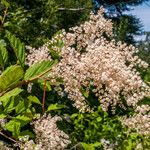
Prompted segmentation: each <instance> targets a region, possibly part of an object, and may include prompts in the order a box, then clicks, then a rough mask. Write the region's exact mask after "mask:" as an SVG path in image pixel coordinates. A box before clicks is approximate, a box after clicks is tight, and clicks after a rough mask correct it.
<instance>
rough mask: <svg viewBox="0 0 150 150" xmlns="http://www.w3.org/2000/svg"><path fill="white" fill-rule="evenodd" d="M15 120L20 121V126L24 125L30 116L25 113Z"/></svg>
mask: <svg viewBox="0 0 150 150" xmlns="http://www.w3.org/2000/svg"><path fill="white" fill-rule="evenodd" d="M15 120H16V121H19V122H20V126H21V127H23V126H24V125H26V124H28V123H29V122H30V121H31V120H32V118H30V117H28V116H25V115H22V116H21V115H19V116H17V117H16V118H15Z"/></svg>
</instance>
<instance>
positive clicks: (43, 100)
mask: <svg viewBox="0 0 150 150" xmlns="http://www.w3.org/2000/svg"><path fill="white" fill-rule="evenodd" d="M45 97H46V80H44V91H43V99H42V112H43V114H44V112H45Z"/></svg>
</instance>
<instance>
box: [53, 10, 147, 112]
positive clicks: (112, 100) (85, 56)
mask: <svg viewBox="0 0 150 150" xmlns="http://www.w3.org/2000/svg"><path fill="white" fill-rule="evenodd" d="M102 13H103V9H100V11H99V13H98V14H97V15H93V14H91V16H90V19H91V20H90V21H89V22H85V23H84V24H82V25H81V26H79V27H74V28H72V29H71V30H70V32H69V33H66V34H65V33H63V34H64V47H63V48H62V51H61V57H62V59H61V61H60V62H59V63H58V65H56V66H55V67H54V68H53V73H51V74H50V77H51V78H53V77H56V78H62V79H63V81H64V86H65V89H64V91H65V92H67V93H68V97H69V98H70V99H71V100H73V101H74V105H75V106H76V107H77V108H78V109H79V110H80V111H81V112H86V111H90V108H89V107H88V105H87V104H86V98H85V97H84V96H83V93H82V91H81V89H82V87H84V89H85V91H86V92H87V93H88V92H89V89H90V87H91V86H92V87H94V89H93V92H94V93H95V94H96V96H97V97H98V99H99V101H100V102H101V105H102V108H103V110H105V111H107V109H108V106H110V105H111V106H112V111H113V112H115V107H116V105H120V106H122V107H123V106H124V105H123V103H122V100H121V97H122V98H123V99H125V100H126V103H127V105H128V106H136V105H137V102H138V101H139V100H141V99H142V98H143V97H144V96H146V95H148V94H149V87H148V86H147V85H146V84H145V83H144V82H143V81H142V79H141V77H140V74H139V72H137V71H136V67H137V66H139V67H144V68H147V67H148V64H147V63H145V62H144V61H142V60H141V59H139V57H138V56H136V55H135V54H136V53H137V52H138V50H137V49H136V48H135V47H133V46H131V45H130V46H127V45H126V44H123V43H121V42H118V43H117V42H115V41H114V40H111V41H108V40H107V39H106V38H104V37H103V36H102V34H103V33H104V32H105V33H107V34H108V35H110V34H111V33H112V24H111V21H110V20H106V19H104V17H103V15H102ZM101 26H102V27H103V28H101Z"/></svg>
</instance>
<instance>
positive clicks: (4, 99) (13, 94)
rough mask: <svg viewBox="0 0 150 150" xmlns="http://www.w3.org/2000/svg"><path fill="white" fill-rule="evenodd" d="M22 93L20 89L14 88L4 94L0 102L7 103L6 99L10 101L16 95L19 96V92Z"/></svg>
mask: <svg viewBox="0 0 150 150" xmlns="http://www.w3.org/2000/svg"><path fill="white" fill-rule="evenodd" d="M22 91H23V89H20V88H15V89H13V90H11V91H9V92H7V93H6V94H4V95H3V96H1V97H0V101H2V102H4V101H7V100H8V99H10V98H11V97H15V96H17V95H19V94H20V93H21V92H22Z"/></svg>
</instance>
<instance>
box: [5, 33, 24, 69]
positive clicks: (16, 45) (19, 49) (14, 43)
mask: <svg viewBox="0 0 150 150" xmlns="http://www.w3.org/2000/svg"><path fill="white" fill-rule="evenodd" d="M6 37H7V39H8V40H9V42H10V44H11V47H12V48H13V50H14V52H15V55H16V57H17V59H18V60H19V63H20V65H21V66H22V67H23V66H24V63H25V45H24V44H23V43H21V41H20V40H19V39H18V38H17V37H15V36H14V35H13V34H11V33H10V32H9V31H6Z"/></svg>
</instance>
